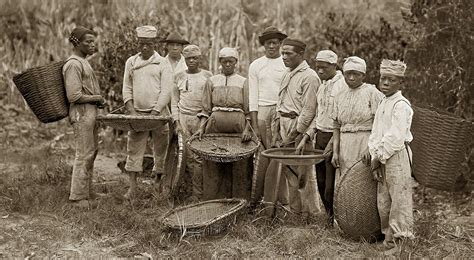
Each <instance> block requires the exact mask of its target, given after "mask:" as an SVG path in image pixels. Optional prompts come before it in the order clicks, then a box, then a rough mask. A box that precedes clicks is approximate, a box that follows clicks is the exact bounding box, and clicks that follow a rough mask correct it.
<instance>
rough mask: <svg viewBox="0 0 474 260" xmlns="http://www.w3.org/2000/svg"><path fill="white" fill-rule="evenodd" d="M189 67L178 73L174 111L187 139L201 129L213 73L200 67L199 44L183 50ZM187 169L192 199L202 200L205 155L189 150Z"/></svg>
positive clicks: (179, 128)
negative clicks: (201, 118) (204, 97)
mask: <svg viewBox="0 0 474 260" xmlns="http://www.w3.org/2000/svg"><path fill="white" fill-rule="evenodd" d="M183 56H184V59H185V61H186V66H187V67H188V69H187V70H186V71H183V72H180V73H178V74H176V75H175V79H174V83H175V84H174V86H173V94H172V99H171V111H172V114H173V119H174V122H175V131H176V132H181V133H182V135H183V139H184V140H183V142H186V141H187V139H189V138H190V137H191V136H192V135H193V134H195V133H196V132H197V130H198V129H199V126H200V120H199V117H197V114H198V113H199V112H201V110H202V109H203V106H202V95H203V90H204V85H206V81H207V79H209V78H210V77H211V76H212V73H211V72H209V71H207V70H202V69H200V68H199V64H200V61H201V50H200V49H199V47H198V46H196V45H188V46H186V47H185V48H184V49H183ZM186 157H187V158H186V171H188V172H189V173H190V174H191V177H192V185H193V189H192V190H193V192H192V196H191V199H190V200H191V201H198V200H201V199H202V158H200V157H199V156H198V155H197V154H195V153H193V152H192V151H187V152H186Z"/></svg>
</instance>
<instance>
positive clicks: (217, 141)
mask: <svg viewBox="0 0 474 260" xmlns="http://www.w3.org/2000/svg"><path fill="white" fill-rule="evenodd" d="M186 145H187V146H188V148H189V149H190V150H191V151H193V152H194V153H196V154H197V155H199V156H201V157H202V158H203V159H204V160H208V161H214V162H222V163H223V162H235V161H240V160H242V159H245V158H248V157H250V156H252V155H253V154H254V153H255V152H256V151H257V149H258V146H259V145H260V141H258V140H257V141H256V140H253V139H252V140H251V141H249V142H242V141H241V134H222V133H219V134H205V135H203V137H202V140H199V138H198V136H193V137H191V138H189V139H188V141H187V142H186Z"/></svg>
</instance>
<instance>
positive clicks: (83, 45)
mask: <svg viewBox="0 0 474 260" xmlns="http://www.w3.org/2000/svg"><path fill="white" fill-rule="evenodd" d="M77 48H78V49H79V51H80V52H82V53H84V54H85V55H92V54H94V52H95V51H96V48H95V36H94V35H92V34H85V35H84V36H82V38H81V41H80V42H79V45H77Z"/></svg>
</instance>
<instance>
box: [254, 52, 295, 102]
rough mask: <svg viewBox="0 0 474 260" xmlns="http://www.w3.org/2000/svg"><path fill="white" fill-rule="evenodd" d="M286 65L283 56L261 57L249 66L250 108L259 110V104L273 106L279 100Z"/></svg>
mask: <svg viewBox="0 0 474 260" xmlns="http://www.w3.org/2000/svg"><path fill="white" fill-rule="evenodd" d="M285 71H286V67H285V64H284V63H283V58H282V57H281V56H280V57H278V58H276V59H269V58H267V57H266V56H263V57H260V58H258V59H256V60H255V61H253V62H252V64H250V67H249V110H250V111H258V107H259V106H273V105H276V103H277V101H278V91H279V89H280V85H281V81H282V79H283V74H285Z"/></svg>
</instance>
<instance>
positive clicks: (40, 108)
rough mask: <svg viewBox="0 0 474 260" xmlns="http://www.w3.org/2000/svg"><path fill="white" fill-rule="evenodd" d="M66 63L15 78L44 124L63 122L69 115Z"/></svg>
mask: <svg viewBox="0 0 474 260" xmlns="http://www.w3.org/2000/svg"><path fill="white" fill-rule="evenodd" d="M64 63H65V62H64V61H60V62H56V63H52V64H48V65H45V66H40V67H36V68H31V69H28V70H27V71H25V72H23V73H21V74H18V75H15V76H14V77H13V82H14V83H15V85H16V87H17V88H18V90H19V91H20V93H21V95H22V96H23V98H24V99H25V100H26V103H28V106H29V107H30V109H31V110H32V111H33V113H34V114H35V116H36V117H37V118H38V119H39V120H40V121H41V122H43V123H50V122H55V121H58V120H61V119H63V118H65V117H67V116H68V114H69V103H68V100H67V96H66V90H65V88H64V80H63V74H62V68H63V65H64Z"/></svg>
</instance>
